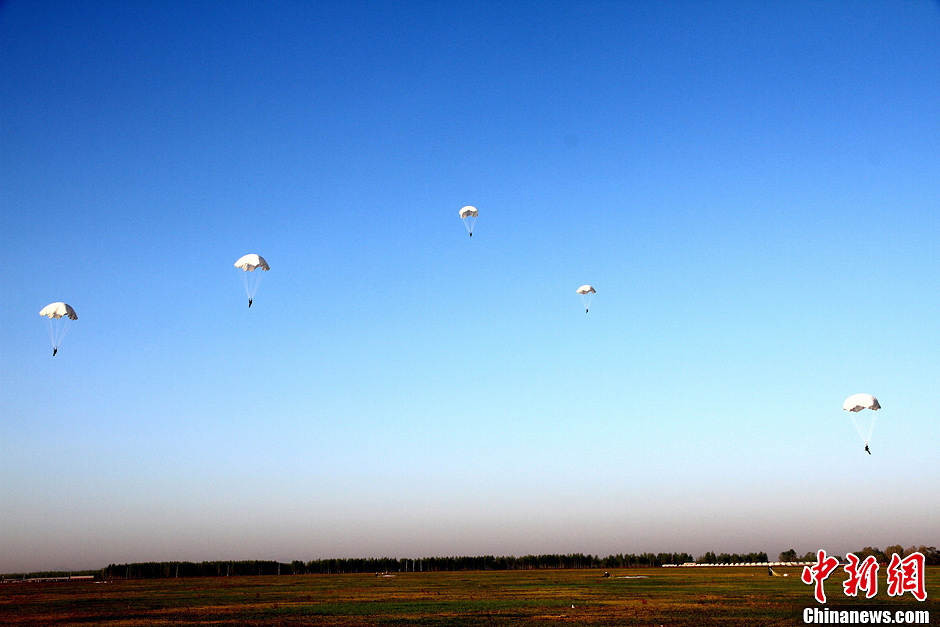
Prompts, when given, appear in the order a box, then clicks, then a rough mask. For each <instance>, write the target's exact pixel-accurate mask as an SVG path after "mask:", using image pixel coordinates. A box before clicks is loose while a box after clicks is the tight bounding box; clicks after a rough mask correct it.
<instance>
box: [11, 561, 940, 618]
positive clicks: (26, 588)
mask: <svg viewBox="0 0 940 627" xmlns="http://www.w3.org/2000/svg"><path fill="white" fill-rule="evenodd" d="M775 570H777V572H780V573H787V574H788V575H789V577H786V578H784V577H769V576H768V575H767V570H766V568H753V567H752V568H644V569H633V570H612V571H610V573H611V575H612V576H611V577H610V578H604V577H603V574H604V571H602V570H593V569H591V570H527V571H469V572H437V573H396V574H395V575H394V576H375V575H373V574H368V575H363V574H355V575H288V576H280V577H277V576H272V577H218V578H199V579H195V578H194V579H151V580H130V581H124V580H116V581H110V582H107V583H90V582H83V583H5V584H2V585H0V625H34V626H47V625H61V626H64V625H86V626H87V625H106V626H114V627H117V626H122V627H123V626H128V627H131V626H144V625H146V626H153V625H350V626H352V625H546V624H566V625H689V626H691V625H799V624H803V620H802V611H803V608H805V607H813V606H816V607H821V606H818V605H817V604H816V602H815V601H814V599H813V589H812V587H811V586H808V585H806V584H804V583H802V582H801V581H800V578H799V576H800V570H799V569H798V568H789V569H788V568H775ZM627 576H629V577H645V578H625V577H627ZM842 578H843V577H837V576H835V575H833V576H832V577H830V578H829V579H828V580H827V581H826V592H827V595H828V596H829V603H828V604H827V607H829V608H830V609H833V608H839V609H848V608H854V609H865V610H890V611H891V612H892V614H893V613H894V612H895V611H896V610H899V609H900V610H928V611H929V612H930V618H931V623H932V624H940V605H938V603H937V601H936V600H935V599H933V598H931V595H933V594H936V595H938V596H940V567H929V568H928V569H927V579H926V586H927V594H928V599H927V601H926V602H923V603H919V602H917V601H916V600H915V599H914V598H913V597H912V596H911V595H910V593H907V594H905V595H903V596H902V597H889V596H888V594H887V591H886V586H885V582H884V576H883V574H882V576H881V577H880V581H879V592H878V596H877V597H876V598H874V599H871V600H864V599H849V598H847V597H845V596H844V595H843V594H842V586H841V582H842Z"/></svg>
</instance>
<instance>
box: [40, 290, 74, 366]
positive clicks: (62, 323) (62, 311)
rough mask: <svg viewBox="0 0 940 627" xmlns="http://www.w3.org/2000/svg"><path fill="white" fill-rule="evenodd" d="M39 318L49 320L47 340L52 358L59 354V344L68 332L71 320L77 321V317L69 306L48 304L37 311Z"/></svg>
mask: <svg viewBox="0 0 940 627" xmlns="http://www.w3.org/2000/svg"><path fill="white" fill-rule="evenodd" d="M39 315H40V316H44V317H46V318H48V319H49V339H50V340H52V356H53V357H55V354H56V353H58V352H59V344H61V343H62V340H63V339H65V334H66V333H68V332H69V327H70V326H71V324H70V321H71V320H78V315H77V314H76V313H75V310H74V309H72V306H71V305H68V304H66V303H50V304H48V305H46V306H45V307H43V308H42V309H41V310H40V311H39Z"/></svg>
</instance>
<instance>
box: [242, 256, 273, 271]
mask: <svg viewBox="0 0 940 627" xmlns="http://www.w3.org/2000/svg"><path fill="white" fill-rule="evenodd" d="M235 267H236V268H241V269H242V270H244V271H245V272H254V271H255V270H256V269H257V268H261V269H262V270H265V271H267V270H270V269H271V267H270V266H269V265H268V262H267V261H265V260H264V257H262V256H261V255H255V254H251V255H245V256H244V257H240V258H239V260H238V261H236V262H235Z"/></svg>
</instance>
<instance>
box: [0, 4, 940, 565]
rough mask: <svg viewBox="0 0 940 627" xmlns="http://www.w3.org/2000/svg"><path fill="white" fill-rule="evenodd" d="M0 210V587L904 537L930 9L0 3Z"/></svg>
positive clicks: (935, 118)
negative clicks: (123, 572)
mask: <svg viewBox="0 0 940 627" xmlns="http://www.w3.org/2000/svg"><path fill="white" fill-rule="evenodd" d="M464 205H474V206H476V207H477V208H478V209H479V212H480V217H479V219H478V221H477V223H476V229H475V231H474V236H473V237H472V238H469V237H467V233H466V231H465V229H464V227H463V225H462V224H461V221H460V219H459V218H458V216H457V214H458V211H459V210H460V208H461V207H463V206H464ZM0 211H2V221H0V238H2V239H0V247H2V253H3V258H4V260H5V263H4V266H5V269H4V271H3V272H2V274H0V287H2V291H0V572H12V571H18V570H38V569H53V568H63V569H69V568H71V569H79V568H98V567H101V566H105V565H107V564H109V563H123V562H134V561H149V560H192V561H200V560H213V559H278V560H294V559H300V560H311V559H316V558H328V557H365V556H375V557H381V556H391V557H421V556H430V555H479V554H494V555H523V554H526V553H570V552H585V553H595V554H600V555H608V554H611V553H621V552H627V553H639V552H645V551H653V552H660V551H668V552H672V551H688V552H690V553H692V554H693V555H696V556H698V555H701V554H702V553H704V552H705V551H709V550H710V551H716V552H723V551H726V552H750V551H767V552H768V553H769V554H770V555H771V557H775V556H776V555H777V554H778V553H779V552H780V551H783V550H786V549H789V548H795V549H796V550H797V551H798V552H799V553H801V554H802V553H804V552H807V551H815V550H817V549H820V548H823V549H826V550H827V551H829V552H838V553H843V552H846V551H850V550H855V549H860V548H862V547H864V546H867V545H873V546H880V547H882V548H884V547H885V546H887V545H890V544H902V545H904V546H909V545H911V544H928V545H930V544H932V545H940V530H938V526H937V520H940V497H938V496H937V495H938V494H940V455H938V450H940V420H938V419H940V407H938V405H937V398H938V394H937V385H938V381H940V318H938V309H940V255H938V253H937V247H938V242H940V217H938V214H940V4H938V3H936V2H928V1H926V0H925V1H914V0H909V1H900V2H881V1H876V2H864V1H854V0H853V1H845V2H826V1H823V2H817V1H812V2H789V1H783V2H773V3H765V2H751V1H749V0H747V1H742V2H723V1H711V2H704V1H703V2H693V1H689V2H684V1H683V2H675V1H672V2H670V1H666V2H660V1H656V2H653V1H650V2H627V1H623V2H599V1H598V2H590V1H588V2H575V1H571V2H546V1H543V0H539V1H535V2H523V1H514V0H510V1H498V2H497V1H493V2H485V1H469V2H460V1H454V2H383V1H373V2H358V3H348V2H336V3H333V2H296V3H293V2H271V3H262V2H234V1H233V2H222V1H218V2H213V1H207V2H156V3H154V2H136V3H134V2H126V1H124V0H121V1H115V2H105V1H101V2H81V3H74V2H44V1H33V0H30V1H28V2H27V1H24V0H8V1H7V2H4V3H2V4H0ZM246 253H258V254H261V255H262V256H264V257H265V259H267V261H268V262H269V263H270V265H271V270H270V272H268V273H267V275H266V276H265V278H264V281H263V283H262V284H261V287H260V289H259V290H258V293H257V295H256V297H255V299H254V305H253V306H252V307H251V309H248V307H247V302H246V297H245V292H244V289H243V286H242V284H241V277H240V276H239V272H240V271H239V270H237V269H235V268H234V266H233V264H234V262H235V260H236V259H237V258H239V257H240V256H242V255H244V254H246ZM585 283H590V284H592V285H594V287H595V288H596V289H597V295H596V296H595V298H594V302H593V305H592V307H591V311H590V313H588V314H585V312H584V309H583V308H582V307H581V301H580V298H579V297H578V295H577V294H576V293H575V290H576V289H577V288H578V287H579V286H580V285H582V284H585ZM54 301H65V302H67V303H69V304H71V305H72V306H73V307H74V308H75V310H76V312H77V313H78V316H79V319H78V320H77V321H75V322H74V323H72V328H71V330H70V331H69V334H68V336H67V337H66V338H65V340H64V341H63V342H62V346H61V348H60V349H59V352H58V355H56V356H55V357H53V356H52V350H51V349H52V346H51V343H50V342H49V339H48V336H47V329H46V320H45V319H43V318H41V317H40V316H39V315H38V312H39V310H40V309H41V308H42V307H43V306H45V305H46V304H48V303H50V302H54ZM856 392H867V393H871V394H874V395H875V396H877V397H878V398H879V400H880V401H881V404H882V406H883V409H882V410H881V411H880V412H879V413H878V415H877V418H878V422H877V424H876V426H875V430H874V436H873V438H872V441H871V449H872V452H873V454H872V455H871V456H869V455H866V454H865V452H864V451H863V450H862V447H863V444H862V440H861V439H860V438H859V436H858V434H857V433H856V431H855V428H854V426H853V425H852V423H851V420H850V419H849V415H848V412H844V411H843V410H842V409H841V406H842V401H843V400H844V399H845V398H846V397H847V396H849V395H850V394H854V393H856Z"/></svg>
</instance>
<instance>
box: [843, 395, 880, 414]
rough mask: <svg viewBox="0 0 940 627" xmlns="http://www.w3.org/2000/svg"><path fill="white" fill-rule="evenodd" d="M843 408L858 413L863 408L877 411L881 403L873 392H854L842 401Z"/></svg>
mask: <svg viewBox="0 0 940 627" xmlns="http://www.w3.org/2000/svg"><path fill="white" fill-rule="evenodd" d="M842 409H844V410H846V411H854V412H856V413H857V412H860V411H862V410H863V409H871V410H872V411H875V410H877V409H881V405H879V404H878V399H877V398H875V397H874V396H872V395H871V394H853V395H852V396H850V397H848V398H847V399H845V402H844V403H842Z"/></svg>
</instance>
